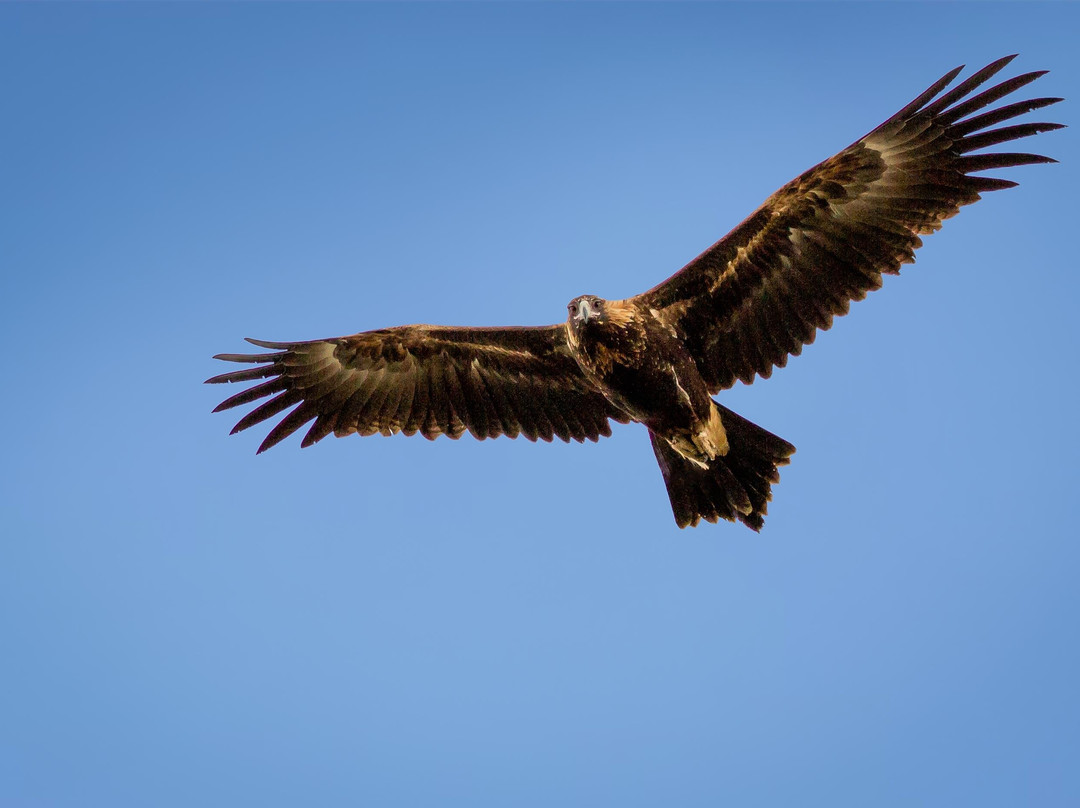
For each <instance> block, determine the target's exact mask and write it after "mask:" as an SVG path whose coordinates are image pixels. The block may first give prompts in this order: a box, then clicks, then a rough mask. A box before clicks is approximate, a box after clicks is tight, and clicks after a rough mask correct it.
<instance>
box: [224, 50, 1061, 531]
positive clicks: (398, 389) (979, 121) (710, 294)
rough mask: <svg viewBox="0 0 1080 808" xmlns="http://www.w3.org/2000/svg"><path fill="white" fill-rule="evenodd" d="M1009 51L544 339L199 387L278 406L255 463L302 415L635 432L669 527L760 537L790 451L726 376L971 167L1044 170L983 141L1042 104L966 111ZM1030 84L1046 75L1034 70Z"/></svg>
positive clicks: (831, 301) (305, 354) (572, 435)
mask: <svg viewBox="0 0 1080 808" xmlns="http://www.w3.org/2000/svg"><path fill="white" fill-rule="evenodd" d="M1013 58H1014V57H1011V56H1010V57H1006V58H1004V59H999V60H998V61H996V62H994V63H993V64H991V65H988V66H987V67H985V68H983V69H982V70H980V71H978V72H976V73H974V74H973V75H972V76H970V77H969V78H968V79H966V80H965V81H963V82H961V83H960V84H958V85H957V86H956V87H954V88H953V89H951V90H948V91H946V87H947V86H948V85H949V84H950V83H951V82H952V81H953V79H955V78H956V76H957V75H958V74H959V73H960V70H961V68H957V69H956V70H953V71H951V72H949V73H948V74H946V75H945V76H944V77H943V78H941V79H940V80H939V81H937V82H935V83H934V84H933V85H932V86H931V87H930V88H929V89H927V90H926V92H924V93H922V94H921V95H920V96H919V97H918V98H916V99H915V100H914V101H912V102H911V103H910V104H908V105H907V106H906V107H904V108H903V109H902V110H900V111H899V112H898V113H896V115H894V116H893V117H891V118H890V119H889V120H887V121H886V122H885V123H883V124H882V125H881V126H879V127H877V128H876V129H874V130H873V131H872V132H870V133H869V134H868V135H866V136H865V137H863V138H860V139H859V140H857V141H856V142H855V143H853V144H852V145H851V146H848V147H847V148H846V149H844V150H843V151H841V152H840V153H838V154H836V155H834V156H833V157H830V158H829V159H828V160H825V161H824V162H822V163H819V164H818V165H816V166H814V167H813V168H811V169H810V170H809V171H807V172H805V173H804V174H802V175H801V176H799V177H797V178H796V179H794V180H792V181H791V182H790V183H788V184H787V185H785V186H784V187H783V188H781V189H780V190H778V191H777V192H776V193H774V194H773V195H772V196H770V197H769V198H768V199H767V200H766V201H765V203H764V204H763V205H762V206H761V207H760V208H758V209H757V210H756V211H755V212H754V213H752V214H751V215H750V216H749V217H748V218H747V219H746V220H745V221H743V222H742V223H741V224H740V225H738V226H737V227H736V228H735V229H734V230H732V231H731V232H730V233H729V234H728V235H726V236H724V238H722V239H721V240H720V241H718V242H717V243H716V244H714V245H713V246H712V247H710V248H709V249H707V250H706V251H705V252H703V253H702V254H701V255H699V256H698V257H697V258H695V259H694V260H693V261H691V262H690V263H689V264H687V265H686V266H685V267H683V269H681V270H679V271H678V272H677V273H675V274H674V275H673V276H672V277H670V278H668V280H666V281H664V282H663V283H661V284H660V285H658V286H656V287H654V288H653V289H650V290H649V291H647V292H645V293H643V294H641V295H638V296H636V297H632V298H629V299H627V300H616V301H605V300H603V299H602V298H598V297H596V296H594V295H582V296H580V297H578V298H575V299H574V300H573V301H571V303H570V304H569V306H568V309H569V316H568V318H567V321H566V322H565V323H562V324H559V325H551V326H543V327H507V328H449V327H441V326H430V325H411V326H399V327H397V328H387V329H382V330H379V331H366V332H363V333H359V334H354V335H352V336H346V337H335V338H332V339H326V340H316V341H312V342H263V341H259V340H249V342H251V343H253V344H255V345H257V346H260V347H263V348H268V349H270V350H271V352H270V353H263V354H253V355H251V354H220V355H218V356H217V357H215V358H217V359H224V360H226V361H231V362H240V363H248V364H251V365H253V367H251V368H247V369H242V370H235V371H230V372H228V373H223V374H221V375H220V376H215V377H214V378H212V379H208V380H207V381H208V382H211V383H221V382H248V381H260V383H259V384H257V385H256V386H254V387H251V388H248V389H246V390H243V391H242V392H240V393H238V394H236V395H234V396H232V397H231V398H229V399H227V400H226V401H224V402H222V403H221V404H220V405H219V406H218V407H217V408H216V410H215V412H217V411H220V410H226V409H230V408H232V407H236V406H239V405H242V404H250V403H254V402H256V401H259V400H260V399H267V400H266V401H264V402H263V403H262V404H260V405H259V406H257V407H256V408H255V409H253V410H252V411H251V412H249V413H248V414H247V415H246V416H245V417H244V418H243V419H241V420H240V422H239V423H238V424H237V425H236V427H235V428H234V429H233V432H239V431H240V430H243V429H246V428H248V427H249V426H253V425H254V424H257V423H261V422H263V421H266V420H268V419H271V418H273V417H275V416H277V415H279V414H280V413H282V412H284V411H285V410H286V409H288V408H290V407H294V409H292V410H291V412H289V413H288V414H287V415H286V416H285V417H284V418H282V419H281V420H280V421H279V422H278V423H277V425H276V426H274V427H273V429H271V431H270V433H269V434H268V435H267V436H266V439H265V440H264V441H263V442H262V445H260V447H259V451H260V452H261V451H264V450H265V449H268V448H270V447H271V446H273V445H274V444H276V443H278V442H279V441H281V440H283V439H284V438H286V437H288V436H289V435H291V434H292V433H293V432H296V431H297V430H299V429H300V428H301V427H303V426H305V425H307V424H308V423H311V422H314V423H311V426H310V427H309V428H308V430H307V433H306V434H305V436H304V439H303V441H302V443H301V445H302V446H309V445H310V444H312V443H315V442H316V441H319V440H321V439H322V438H324V437H326V436H327V435H329V434H331V433H333V434H335V435H337V436H344V435H350V434H352V433H357V434H360V435H371V434H374V433H376V432H380V433H382V434H386V435H390V434H394V433H396V432H404V433H405V434H406V435H412V434H415V433H417V432H419V433H420V434H422V435H423V436H424V437H426V438H429V439H434V438H436V437H438V436H439V435H448V436H450V437H451V438H458V437H460V436H461V435H462V434H463V433H464V432H465V431H466V430H468V431H469V432H470V433H472V434H473V435H474V436H475V437H477V438H480V439H484V438H488V437H492V438H493V437H497V436H499V435H507V436H509V437H512V438H513V437H517V436H518V435H522V436H524V437H526V438H528V439H529V440H536V439H537V438H539V439H541V440H547V441H550V440H551V439H552V438H553V437H558V438H560V439H562V440H564V441H568V440H571V439H573V440H578V441H584V440H586V439H588V440H592V441H596V440H597V439H599V438H600V437H601V436H607V435H610V434H611V428H610V425H609V421H611V420H614V421H618V422H620V423H626V422H628V421H631V420H633V421H638V422H640V423H643V424H645V426H646V427H647V428H648V429H649V433H650V439H651V441H652V445H653V450H654V452H655V454H656V458H657V462H658V463H659V465H660V469H661V472H662V473H663V476H664V481H665V484H666V486H667V490H668V495H669V498H670V500H671V506H672V510H673V512H674V514H675V520H676V522H677V523H678V525H679V527H686V526H687V525H695V524H697V523H698V521H699V520H700V519H705V520H707V521H710V522H715V521H716V520H717V519H718V518H723V519H729V520H734V519H738V520H740V521H742V522H743V523H744V524H746V525H748V526H749V527H751V528H753V529H755V530H759V529H760V528H761V526H762V524H763V517H764V515H765V513H766V507H767V503H768V502H769V500H770V499H771V498H772V492H771V486H772V483H775V482H777V481H778V480H779V475H778V472H777V469H778V467H779V466H781V465H784V464H786V463H787V462H788V458H789V456H790V455H791V454H792V453H793V452H794V451H795V448H794V447H793V446H792V445H791V444H789V443H788V442H787V441H784V440H782V439H781V438H778V437H776V436H775V435H773V434H771V433H769V432H767V431H766V430H764V429H762V428H761V427H758V426H756V425H755V424H753V423H751V422H750V421H747V420H746V419H744V418H742V417H740V416H738V415H736V414H735V413H733V412H731V410H728V409H727V408H725V407H723V406H722V405H720V404H717V403H716V402H714V401H713V399H712V395H715V394H716V393H718V392H719V391H721V390H724V389H726V388H728V387H731V386H732V385H733V384H734V383H735V381H736V380H741V381H743V382H746V383H750V382H752V381H753V380H754V378H755V377H756V376H762V377H766V378H767V377H768V376H769V375H770V374H771V373H772V369H773V368H774V367H783V366H784V365H785V364H786V362H787V358H788V356H789V355H798V354H799V352H800V351H801V350H802V347H803V346H804V345H806V344H809V343H810V342H813V340H814V336H815V335H816V333H817V330H818V329H827V328H828V327H829V326H830V325H831V323H832V318H833V317H834V316H836V315H841V314H845V313H846V312H847V310H848V306H849V304H850V302H851V301H852V300H861V299H862V298H863V297H865V296H866V293H867V292H869V291H871V290H874V289H877V288H879V287H880V286H881V276H882V275H883V274H886V273H888V274H895V273H897V272H898V271H899V269H900V265H901V264H904V263H910V262H912V261H914V251H915V249H916V248H918V247H919V246H920V245H921V243H922V242H921V241H920V238H919V237H920V236H921V235H924V234H927V233H932V232H934V231H936V230H937V229H939V228H940V227H941V223H942V221H943V220H945V219H947V218H949V217H950V216H953V215H954V214H955V213H956V212H957V211H958V210H959V208H960V207H961V206H962V205H966V204H970V203H971V202H974V201H976V200H977V199H979V196H980V194H981V193H982V192H984V191H994V190H998V189H1002V188H1009V187H1012V186H1014V185H1015V184H1016V183H1014V182H1011V181H1009V180H1003V179H997V178H990V177H983V176H977V175H975V174H974V172H979V171H983V170H986V169H995V168H1005V167H1009V166H1017V165H1026V164H1030V163H1048V162H1053V160H1051V159H1049V158H1047V157H1041V156H1039V155H1034V154H1026V153H1010V152H991V153H979V154H973V152H976V151H978V150H980V149H984V148H986V147H989V146H995V145H997V144H1000V143H1005V142H1007V141H1011V140H1016V139H1018V138H1023V137H1028V136H1030V135H1034V134H1037V133H1040V132H1045V131H1049V130H1051V129H1058V128H1060V125H1059V124H1054V123H1023V124H1010V125H1007V126H998V124H1002V123H1004V122H1005V121H1009V120H1011V119H1012V118H1014V117H1016V116H1019V115H1022V114H1023V113H1026V112H1030V111H1032V110H1035V109H1039V108H1041V107H1045V106H1049V105H1050V104H1054V103H1056V102H1057V101H1060V100H1061V99H1058V98H1036V99H1032V100H1027V101H1020V102H1016V103H1010V104H1007V105H1003V106H999V107H997V108H995V109H992V110H990V111H988V112H983V111H982V110H984V109H985V108H987V107H989V106H990V105H991V104H993V103H994V102H996V101H998V100H1000V99H1001V98H1003V97H1005V96H1007V95H1009V94H1010V93H1012V92H1014V91H1015V90H1018V89H1020V88H1021V87H1023V86H1025V85H1027V84H1029V83H1030V82H1032V81H1034V80H1035V79H1037V78H1038V77H1039V76H1041V75H1043V72H1036V73H1025V74H1023V75H1020V76H1017V77H1015V78H1013V79H1009V80H1008V81H1005V82H1002V83H1000V84H997V85H995V86H993V87H991V88H990V89H987V90H984V91H982V92H980V93H978V94H973V93H974V91H975V90H976V89H977V88H979V87H980V86H981V85H983V84H984V83H985V82H986V81H987V80H989V79H990V78H991V77H992V76H993V75H995V74H996V73H997V72H998V71H1000V70H1001V69H1002V68H1003V67H1005V65H1007V64H1008V63H1009V62H1010V61H1012V59H1013ZM1044 72H1045V71H1044Z"/></svg>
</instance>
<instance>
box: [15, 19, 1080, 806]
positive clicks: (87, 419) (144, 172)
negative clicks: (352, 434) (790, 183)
mask: <svg viewBox="0 0 1080 808" xmlns="http://www.w3.org/2000/svg"><path fill="white" fill-rule="evenodd" d="M1078 30H1080V6H1078V5H1076V4H1051V5H1038V4H1025V5H1008V4H994V5H975V4H968V3H963V4H935V5H932V6H931V5H916V4H903V5H886V4H875V5H872V6H871V5H861V4H851V3H849V4H843V5H830V6H818V5H802V4H799V5H751V4H741V5H704V4H701V5H699V4H689V5H666V6H661V5H644V4H638V5H612V4H591V5H587V6H571V5H556V4H552V5H538V4H526V5H493V4H470V5H441V4H440V5H405V6H390V5H338V4H322V5H302V4H275V5H261V4H230V5H210V6H205V5H201V4H200V5H195V4H150V5H140V4H103V5H85V4H57V5H53V4H49V5H28V4H23V5H9V4H5V5H3V6H0V75H3V76H4V77H5V78H4V81H3V83H2V86H0V108H2V118H3V124H2V125H0V155H2V156H0V207H2V210H0V261H2V265H3V270H2V274H0V302H2V306H3V316H2V318H0V334H2V336H3V344H4V346H5V350H4V364H3V367H4V379H5V382H4V396H3V397H2V403H0V412H2V416H3V423H4V426H5V430H4V433H5V434H4V441H3V449H2V455H0V474H2V478H0V483H2V487H0V508H2V522H3V528H2V531H3V536H4V537H3V540H2V543H0V649H2V662H0V804H2V805H4V806H20V807H22V806H28V807H30V808H37V807H38V806H50V807H58V808H66V807H67V806H73V807H74V806H78V807H79V808H83V807H85V806H109V808H119V807H121V806H140V807H141V806H184V807H185V808H186V806H192V805H200V806H236V805H260V806H297V805H327V806H329V805H368V806H423V807H424V808H427V806H438V805H468V806H500V807H501V806H542V807H543V808H549V806H554V805H559V806H605V805H610V806H620V808H628V807H630V806H657V805H680V806H691V807H696V806H717V805H738V806H751V805H752V806H772V805H783V806H791V805H827V806H830V807H832V806H866V805H874V806H911V805H920V806H956V805H978V806H1016V805H1038V806H1066V805H1077V804H1080V767H1078V766H1077V761H1078V760H1080V706H1078V690H1077V682H1080V650H1078V649H1080V637H1078V633H1080V632H1078V615H1080V594H1078V588H1077V584H1076V575H1077V570H1078V569H1080V541H1078V539H1080V531H1078V528H1077V524H1078V517H1080V513H1078V506H1077V501H1078V500H1077V484H1078V483H1080V475H1078V472H1077V465H1076V459H1075V453H1076V447H1077V443H1078V438H1080V435H1078V429H1077V420H1076V417H1077V403H1076V402H1077V398H1078V392H1080V391H1078V389H1077V381H1076V367H1077V356H1078V350H1080V341H1078V338H1077V314H1076V307H1077V300H1078V293H1080V285H1078V280H1077V277H1078V273H1077V260H1076V254H1075V241H1076V239H1075V235H1076V215H1077V203H1076V188H1077V187H1078V186H1080V174H1078V166H1080V149H1078V147H1077V135H1076V133H1077V131H1078V130H1077V128H1076V127H1075V126H1074V127H1073V128H1072V129H1067V130H1064V131H1062V132H1056V133H1050V134H1048V135H1043V136H1040V137H1039V138H1037V139H1036V140H1035V141H1034V147H1035V148H1036V149H1037V150H1040V151H1042V152H1044V153H1047V154H1050V155H1052V156H1055V157H1057V158H1058V159H1060V160H1061V161H1062V162H1061V164H1060V165H1056V166H1037V167H1030V168H1021V169H1015V170H1011V171H1008V172H1006V173H1004V175H1005V176H1008V177H1009V178H1011V179H1016V180H1019V181H1020V182H1021V186H1020V187H1019V188H1018V189H1015V190H1012V191H1006V192H1002V193H997V194H992V195H990V196H989V197H988V198H987V199H985V200H984V201H982V202H980V203H979V204H977V205H975V206H974V207H972V208H966V209H965V210H964V211H963V212H962V213H961V215H960V216H959V217H958V218H957V219H955V220H952V221H950V222H948V223H947V224H946V226H945V228H944V230H943V232H942V233H941V234H939V235H936V236H933V237H931V238H929V239H928V241H927V245H926V247H925V248H924V249H923V250H922V251H921V252H920V253H919V261H918V263H917V264H916V265H915V266H913V267H909V268H907V269H906V270H905V273H904V275H902V276H901V277H899V278H890V279H887V282H886V284H885V289H884V290H883V291H881V292H878V293H875V294H874V295H872V296H871V299H869V300H867V301H865V302H863V303H861V304H858V305H856V306H855V307H854V310H853V313H852V314H851V315H850V316H849V317H847V318H845V319H843V320H841V321H838V323H837V324H836V326H835V327H834V328H833V330H832V331H830V332H828V333H826V334H823V335H820V337H819V339H818V341H817V343H816V344H814V345H813V346H812V347H810V348H809V349H807V351H806V352H805V353H804V355H803V356H802V357H800V358H798V359H797V360H794V361H793V362H792V363H791V364H790V365H789V366H788V368H786V369H785V370H782V371H780V372H778V373H777V374H776V375H774V377H773V378H772V379H771V380H768V381H767V382H764V383H758V384H755V385H754V386H753V387H751V388H747V387H740V388H738V389H735V390H733V391H730V392H729V393H728V394H726V395H725V396H724V398H723V401H724V402H725V403H727V404H728V405H729V406H732V407H733V408H735V409H737V410H739V411H740V412H742V413H743V414H745V415H746V416H747V417H749V418H751V419H752V420H754V421H756V422H758V423H760V424H762V425H763V426H765V427H767V428H769V429H771V430H773V431H775V432H776V433H778V434H780V435H782V436H783V437H785V438H787V439H788V440H790V441H792V442H793V443H795V444H796V446H797V447H798V454H797V455H796V456H795V458H794V462H793V464H792V465H791V466H790V467H788V468H786V469H785V470H784V471H783V479H782V482H781V484H780V485H779V486H778V487H777V488H776V489H775V499H774V502H773V504H772V507H771V509H770V515H769V518H768V521H767V523H766V526H765V530H764V532H763V533H762V534H761V535H755V534H753V533H751V532H750V531H748V530H746V529H745V528H743V527H741V526H733V525H729V524H721V525H717V526H709V525H704V526H702V527H699V528H698V529H696V530H691V531H681V532H680V531H678V530H677V529H676V528H675V525H674V522H673V519H672V516H671V513H670V510H669V507H668V503H667V498H666V495H665V492H664V487H663V484H662V481H661V478H660V474H659V471H658V470H657V468H656V463H655V461H654V459H653V457H652V453H651V451H650V449H649V446H648V440H647V437H646V433H645V431H644V429H643V428H641V427H639V426H633V425H632V426H625V427H616V429H615V435H614V437H613V438H611V439H609V440H607V441H605V442H603V443H602V444H600V445H593V444H589V445H585V446H580V445H576V444H575V445H570V446H567V445H564V444H556V445H544V444H541V445H533V444H530V443H527V442H525V441H508V440H498V441H486V442H484V443H478V442H474V441H472V440H470V439H463V440H461V441H459V442H451V441H448V440H445V439H444V440H439V441H437V442H435V443H429V442H427V441H424V440H422V439H420V438H411V439H407V438H404V437H400V436H399V437H396V438H391V439H386V438H378V437H376V438H365V439H358V438H349V439H346V440H326V441H324V442H323V443H321V444H319V445H318V446H316V447H314V448H312V449H306V450H304V451H300V449H299V439H292V440H290V441H288V442H286V443H285V444H283V445H281V446H280V447H278V448H276V449H274V450H273V451H271V452H269V453H267V454H265V455H261V456H258V457H256V456H255V454H254V451H255V447H256V446H257V445H258V442H259V440H260V439H261V436H262V434H264V433H265V430H263V431H262V432H260V431H259V430H257V429H256V430H252V431H251V432H248V433H244V434H243V435H241V436H239V437H228V431H229V429H230V427H231V426H232V424H233V423H234V421H235V418H232V417H230V416H229V415H216V416H214V415H211V414H210V410H211V408H212V407H213V406H214V405H215V404H217V402H218V401H219V400H220V399H221V397H222V394H223V392H224V391H223V390H222V388H220V387H208V386H204V385H202V384H201V382H202V380H203V379H205V378H206V377H208V376H210V375H212V374H214V373H218V372H221V371H222V370H224V369H225V368H224V367H223V366H221V363H217V362H213V361H212V360H211V359H210V357H211V355H212V354H215V353H218V352H222V351H237V350H242V349H243V348H244V347H245V344H244V343H243V342H242V341H241V338H242V337H244V336H254V337H260V338H264V339H280V340H290V339H311V338H319V337H326V336H334V335H339V334H345V333H351V332H354V331H358V330H364V329H370V328H377V327H381V326H388V325H395V324H399V323H406V322H434V323H446V324H509V323H522V324H543V323H550V322H554V321H558V320H561V319H562V318H563V317H564V314H565V309H564V306H565V304H566V302H567V301H568V300H569V299H570V298H572V297H574V296H575V295H577V294H580V293H583V292H595V293H597V294H601V295H604V296H607V297H620V296H624V295H628V294H633V293H636V292H638V291H642V290H644V289H645V288H647V287H649V286H652V285H653V284H655V283H656V282H658V281H659V280H661V279H663V278H664V277H666V276H667V275H668V274H670V273H671V272H673V271H674V270H676V269H678V268H679V267H680V266H681V265H682V264H683V263H684V262H685V261H686V260H687V259H689V258H691V257H692V256H694V255H695V254H696V253H697V252H698V251H700V250H701V249H702V248H704V247H705V246H707V245H708V244H710V243H711V242H712V241H714V240H715V239H717V238H718V237H720V236H721V235H723V234H724V233H725V232H726V231H727V230H728V229H729V228H730V227H731V226H732V225H734V224H735V223H737V222H738V221H739V220H740V219H742V218H743V216H745V215H746V214H748V213H749V212H750V211H751V210H752V209H753V208H754V207H755V206H756V205H757V204H758V203H759V202H760V201H761V200H762V199H764V197H765V196H766V195H768V194H769V193H771V192H772V191H773V190H774V189H775V188H776V187H778V186H779V185H780V184H782V183H783V182H785V181H787V180H788V179H790V178H792V177H793V176H795V175H796V174H797V173H799V172H801V171H802V170H804V169H806V168H808V167H809V166H810V165H812V164H813V163H815V162H817V161H818V160H820V159H822V158H824V157H826V156H828V155H830V154H832V153H834V152H835V151H837V150H838V149H840V148H842V147H843V146H845V145H847V144H848V143H849V142H851V141H852V140H854V139H856V138H857V137H858V136H860V135H861V134H863V133H864V132H866V131H868V130H869V129H871V128H872V127H873V126H875V125H876V124H878V123H879V122H880V121H882V120H883V119H885V118H886V117H888V116H889V115H890V114H892V113H893V112H894V111H896V110H897V109H898V108H899V107H900V106H902V105H903V104H905V103H906V102H907V101H908V100H910V99H911V98H912V97H913V96H914V95H915V94H916V93H918V92H919V91H921V90H922V89H923V88H924V87H925V86H927V85H928V84H930V83H931V82H932V81H933V80H935V79H936V78H938V76H940V75H941V74H943V73H944V72H945V71H947V70H948V69H950V68H952V67H954V66H955V65H957V64H960V63H965V62H966V63H967V64H969V65H970V66H972V67H979V66H982V65H983V64H985V63H987V62H989V61H990V60H992V59H994V58H997V57H999V56H1001V55H1003V54H1006V53H1012V52H1015V51H1019V52H1020V53H1021V57H1020V58H1019V59H1018V60H1017V61H1016V62H1015V63H1014V65H1013V66H1012V67H1011V68H1010V70H1011V71H1012V72H1014V73H1015V72H1019V71H1025V70H1036V69H1044V68H1046V69H1050V70H1051V71H1052V72H1051V74H1050V75H1049V76H1047V77H1046V78H1044V79H1041V80H1040V81H1039V82H1038V83H1037V85H1036V86H1035V88H1034V89H1033V92H1034V93H1038V94H1043V95H1063V96H1069V97H1071V98H1072V99H1074V100H1072V101H1071V102H1070V103H1067V104H1062V105H1059V106H1058V107H1056V108H1054V109H1053V110H1052V111H1051V112H1050V113H1049V114H1040V115H1039V116H1038V117H1040V118H1049V119H1051V120H1058V121H1061V122H1063V123H1073V122H1075V120H1076V114H1075V110H1076V101H1075V99H1076V98H1077V97H1078V96H1080V56H1078V53H1077V44H1076V33H1077V31H1078Z"/></svg>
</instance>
